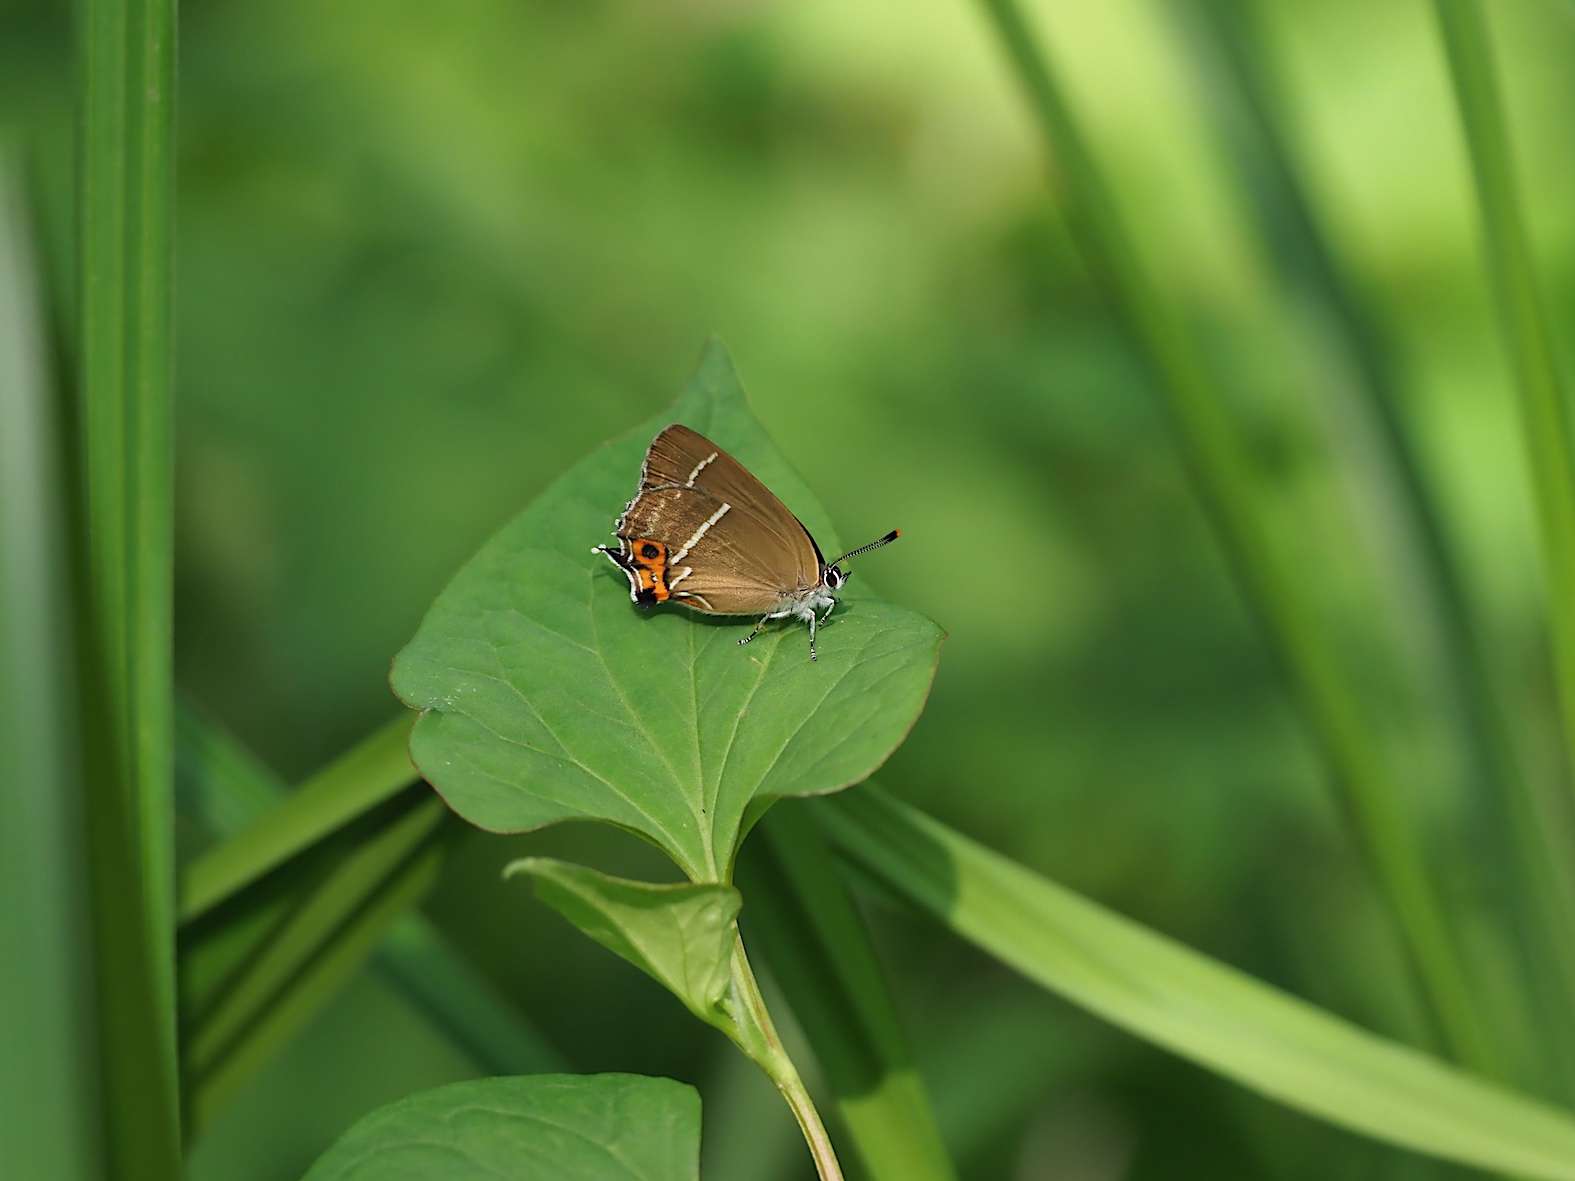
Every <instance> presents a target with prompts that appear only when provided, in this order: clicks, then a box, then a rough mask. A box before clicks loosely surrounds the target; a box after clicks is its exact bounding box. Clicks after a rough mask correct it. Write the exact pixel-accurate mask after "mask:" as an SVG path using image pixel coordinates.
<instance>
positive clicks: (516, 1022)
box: [372, 913, 569, 1074]
mask: <svg viewBox="0 0 1575 1181" xmlns="http://www.w3.org/2000/svg"><path fill="white" fill-rule="evenodd" d="M372 962H373V963H374V964H375V965H376V966H377V968H378V970H379V971H380V972H381V973H382V974H383V975H384V976H385V977H387V978H388V979H389V980H392V981H393V982H394V983H395V984H396V985H398V986H399V988H400V989H401V990H402V991H403V992H404V994H405V996H406V997H407V998H408V999H410V1000H412V1001H414V1002H415V1003H416V1005H417V1006H418V1007H419V1008H420V1009H421V1011H422V1012H423V1013H425V1014H426V1015H427V1017H428V1018H429V1019H430V1020H431V1021H432V1023H433V1024H435V1025H436V1026H437V1027H438V1028H439V1029H441V1030H442V1031H443V1032H444V1033H446V1034H447V1035H448V1038H449V1040H450V1041H452V1042H453V1043H454V1044H455V1045H456V1046H458V1047H459V1048H460V1049H462V1050H464V1051H465V1052H466V1053H467V1054H469V1055H470V1057H471V1058H472V1059H474V1060H475V1061H476V1062H477V1063H478V1064H479V1065H481V1066H483V1067H485V1068H486V1069H487V1070H488V1071H490V1072H491V1073H492V1074H552V1073H554V1072H557V1071H564V1070H568V1069H569V1065H568V1061H567V1059H565V1058H564V1056H563V1054H562V1053H561V1052H559V1050H558V1048H557V1047H556V1046H554V1045H553V1044H552V1043H551V1042H549V1041H548V1040H547V1038H546V1036H545V1035H544V1034H543V1033H542V1032H541V1031H540V1030H538V1029H537V1028H536V1027H535V1026H534V1025H532V1024H531V1023H530V1022H529V1021H527V1020H525V1018H524V1016H523V1015H522V1014H521V1013H520V1011H519V1010H518V1009H517V1008H515V1007H514V1005H512V1004H511V1003H510V1002H509V1000H508V999H507V998H506V997H505V996H504V995H503V994H502V993H501V992H499V991H498V987H497V985H495V984H493V983H492V981H491V980H489V979H488V978H487V977H486V976H485V975H483V974H482V973H481V972H480V971H479V970H477V969H476V968H475V967H474V966H472V964H471V962H470V961H469V960H467V959H466V958H465V957H464V956H463V955H462V954H460V952H458V951H456V950H455V949H454V948H453V947H452V946H451V945H450V944H449V942H448V940H446V939H445V938H444V937H443V935H442V933H441V932H440V931H439V930H438V929H437V928H436V927H434V926H433V925H432V924H431V923H429V922H428V921H427V920H426V919H424V918H422V917H421V915H420V914H418V913H411V914H409V915H406V916H405V917H404V918H403V919H401V920H400V921H399V922H398V923H396V924H394V926H393V927H392V928H390V929H389V932H388V934H387V935H385V936H384V937H383V942H382V943H381V944H379V945H378V948H377V953H376V954H375V955H374V956H373V957H372Z"/></svg>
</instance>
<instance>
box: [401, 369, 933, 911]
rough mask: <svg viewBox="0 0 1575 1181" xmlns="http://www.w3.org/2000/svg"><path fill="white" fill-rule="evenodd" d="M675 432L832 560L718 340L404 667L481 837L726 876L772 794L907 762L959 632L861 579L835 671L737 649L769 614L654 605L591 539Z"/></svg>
mask: <svg viewBox="0 0 1575 1181" xmlns="http://www.w3.org/2000/svg"><path fill="white" fill-rule="evenodd" d="M674 421H680V422H685V423H687V424H689V425H690V426H692V427H694V428H695V429H697V430H699V431H701V432H702V433H703V434H705V435H707V436H708V437H709V438H711V439H713V440H715V441H716V442H717V443H718V444H720V445H721V446H722V447H724V448H726V449H727V450H728V451H730V452H731V453H732V454H734V455H735V456H737V457H738V459H739V460H740V461H742V462H743V463H744V464H745V465H747V466H748V467H749V468H750V469H751V470H752V471H753V472H754V473H755V474H756V475H757V476H759V477H760V478H761V480H763V481H764V482H765V483H766V484H767V486H769V487H770V488H771V489H772V490H773V491H775V492H776V493H777V494H778V495H779V496H781V497H782V499H783V500H784V502H785V503H787V504H788V505H789V506H790V507H791V508H793V509H794V510H795V511H796V512H797V513H798V514H799V516H800V517H801V518H802V519H803V520H804V522H805V524H806V525H807V526H808V527H809V529H810V530H811V532H813V533H814V534H815V535H816V536H817V537H818V538H819V539H820V541H821V543H822V545H823V546H826V547H834V546H835V535H834V532H833V530H832V529H831V528H830V526H829V523H828V522H827V521H826V519H825V514H824V512H823V511H822V510H821V509H820V507H819V506H818V505H816V504H815V502H814V500H813V498H812V497H811V496H810V494H809V492H808V491H807V490H806V489H805V487H804V485H803V483H802V481H800V480H799V479H798V477H797V476H795V475H794V474H793V472H792V469H791V468H789V467H788V465H787V462H786V461H785V460H784V459H783V458H782V456H781V454H780V453H779V452H778V451H777V450H776V448H775V447H774V446H772V444H771V441H770V439H769V438H768V437H767V436H766V433H765V431H764V429H763V428H762V427H761V425H760V423H759V422H758V421H757V420H756V418H755V417H754V414H753V413H752V412H751V410H750V408H749V404H748V402H747V401H746V399H745V397H744V392H743V388H742V387H741V386H740V384H739V381H738V376H737V374H736V373H735V372H734V370H733V366H732V362H731V361H730V360H729V359H728V357H727V353H726V352H725V351H724V350H723V349H722V347H721V346H720V345H719V344H716V343H714V342H713V344H712V345H711V347H710V348H709V349H708V351H707V353H706V355H705V358H704V359H703V361H702V362H701V365H700V368H699V370H698V371H697V373H696V374H695V377H694V379H693V380H692V381H691V382H690V384H689V387H688V389H687V390H686V391H685V392H684V394H683V396H682V397H680V398H679V400H678V402H677V403H676V404H675V405H674V406H673V407H672V408H671V409H670V410H669V411H667V412H665V413H663V414H662V415H660V416H658V418H656V419H654V420H652V422H650V423H648V424H647V425H646V426H644V427H642V428H640V429H639V430H637V431H634V432H632V433H631V434H628V435H625V436H624V437H623V438H621V439H618V440H615V441H614V442H612V443H609V444H607V445H606V446H605V447H603V448H601V449H600V450H599V451H597V452H595V453H594V454H592V455H591V456H590V457H588V458H587V459H585V460H583V461H582V462H580V463H579V464H577V465H576V466H575V467H574V468H573V469H572V470H571V471H570V472H569V473H568V474H567V475H565V476H564V477H563V478H562V479H560V480H559V481H558V482H557V483H556V484H554V485H553V486H552V487H551V488H549V489H548V490H547V491H546V492H545V493H543V494H542V496H541V497H540V498H539V499H537V501H536V502H535V503H534V504H532V505H531V506H530V507H529V508H527V509H526V510H525V511H524V512H523V513H521V514H520V515H519V516H518V517H516V518H515V520H514V521H513V522H512V523H510V524H509V525H508V526H506V527H505V528H504V529H503V531H502V532H501V533H499V534H498V535H497V536H496V537H494V538H493V539H492V540H491V541H489V542H488V543H487V544H486V545H485V546H484V547H483V548H482V550H481V552H480V553H478V554H477V555H476V556H475V557H474V558H473V559H471V561H470V562H469V563H468V564H467V565H466V566H465V567H464V569H462V570H461V571H460V572H459V574H458V575H456V576H455V578H454V580H453V581H452V582H451V583H450V584H449V586H448V587H447V588H446V589H445V590H444V591H443V593H442V594H441V595H440V596H439V597H438V599H437V602H436V603H435V604H434V605H433V607H432V609H431V610H430V611H429V612H428V614H427V617H426V619H425V620H424V621H423V622H422V625H421V629H420V631H419V632H418V633H417V635H416V637H415V639H413V640H412V641H411V642H410V644H409V645H408V646H407V647H406V648H405V649H404V651H402V652H401V653H400V654H399V656H398V658H397V659H396V660H395V662H394V674H393V685H394V691H395V692H396V693H397V694H398V695H399V696H400V698H401V699H402V700H403V701H404V702H405V703H406V704H407V705H410V706H412V707H413V708H416V709H419V710H421V711H422V714H421V718H420V720H419V721H418V722H417V723H416V728H415V732H414V734H413V735H412V737H411V746H410V749H411V754H412V756H413V758H414V759H415V762H416V765H417V766H418V767H419V768H420V770H421V772H422V774H423V775H425V776H426V778H427V779H428V780H429V781H430V782H431V783H432V785H433V786H434V787H436V788H437V790H438V791H439V792H441V793H442V794H443V796H444V798H445V799H447V800H448V802H449V804H450V805H451V806H452V807H453V808H454V810H455V811H457V812H458V813H459V814H460V815H461V816H463V817H465V819H467V820H469V821H470V822H471V823H473V824H476V825H478V826H480V827H482V828H486V829H491V830H493V831H504V832H516V831H521V830H525V829H531V828H538V827H541V826H542V825H546V824H552V823H554V822H556V821H560V820H570V819H595V820H604V821H608V822H611V823H613V824H617V825H620V826H621V827H624V828H627V829H630V830H631V831H633V832H636V833H639V834H640V835H642V836H644V837H646V838H648V839H649V840H651V841H652V842H653V843H655V844H656V845H658V846H659V847H661V848H662V849H665V850H666V851H667V853H668V854H669V855H670V856H671V857H672V858H673V860H674V861H675V862H677V863H678V865H679V866H680V867H681V868H682V869H683V870H684V872H685V873H686V874H687V875H688V876H689V877H690V878H691V879H692V880H694V881H710V882H725V881H727V879H728V877H729V876H730V874H731V872H732V865H733V857H734V855H735V853H736V851H737V847H738V842H739V841H740V840H741V839H742V837H743V834H744V833H745V832H746V831H747V830H748V828H749V826H750V825H751V824H752V823H753V822H754V820H755V819H757V818H758V816H759V814H760V812H761V811H762V810H763V809H764V808H765V806H767V805H768V804H769V803H770V801H771V800H772V799H774V798H778V797H782V796H790V795H808V794H814V793H822V792H830V791H836V790H838V789H840V788H843V787H847V786H848V785H849V784H852V783H857V782H858V781H859V780H861V779H863V778H864V777H865V776H867V775H868V774H869V773H870V772H871V771H873V770H874V769H875V768H876V767H878V766H879V765H880V764H881V763H882V762H884V761H885V759H886V758H887V756H888V755H890V754H891V752H892V751H893V750H894V749H896V747H897V745H898V743H900V742H901V741H902V739H903V737H904V736H905V735H906V734H907V732H908V728H909V727H910V726H912V724H913V721H914V719H915V718H916V717H917V716H918V714H919V711H920V709H921V708H922V707H923V705H924V699H925V697H926V695H927V694H928V692H929V686H930V681H931V679H932V677H933V675H934V671H935V662H936V659H937V648H938V645H939V644H940V641H941V638H942V636H941V631H940V629H939V628H937V627H936V626H935V625H934V624H933V623H931V622H930V621H929V620H927V619H925V618H923V617H922V616H920V615H916V614H914V613H913V612H911V611H907V610H904V609H903V608H901V607H898V606H895V605H894V604H891V603H888V602H885V601H884V600H882V599H879V598H877V597H875V595H873V594H872V593H871V592H869V591H868V590H867V589H864V588H863V586H862V584H861V582H860V581H859V580H857V579H855V580H854V582H853V584H852V586H851V588H850V590H851V592H852V593H850V594H848V595H847V596H846V598H845V599H844V601H843V602H842V603H841V604H840V605H839V606H838V608H837V610H836V612H835V614H833V615H832V617H831V622H830V624H829V625H828V626H827V628H826V630H825V631H824V633H823V636H824V639H823V640H822V641H821V644H820V660H819V663H811V661H810V660H809V653H808V651H807V642H806V637H805V636H804V634H803V629H801V628H785V627H780V626H779V627H777V628H776V629H775V630H771V631H768V632H766V633H764V634H762V635H761V636H760V637H759V638H758V639H757V640H755V642H754V643H753V644H751V645H750V646H749V647H748V648H740V647H739V646H738V643H737V641H738V640H739V639H741V638H742V637H743V636H744V635H745V634H747V632H748V629H749V625H750V624H751V623H752V622H753V621H752V620H750V621H738V620H730V621H724V620H717V619H714V618H711V619H707V618H700V617H697V616H695V615H692V614H690V613H689V612H687V611H685V610H684V609H683V608H677V607H671V608H663V609H658V610H655V611H653V612H651V613H650V614H645V613H642V612H640V611H639V610H637V609H636V608H635V607H634V606H633V605H632V604H631V603H630V602H629V595H628V590H627V583H626V582H625V580H624V578H623V576H622V575H621V574H620V573H619V572H618V571H617V570H615V569H614V568H613V567H612V566H611V564H610V563H608V562H607V561H606V560H605V559H604V558H603V557H602V556H601V555H599V554H594V553H592V552H591V547H592V546H593V545H594V544H595V543H596V542H598V541H601V540H604V539H605V538H606V537H607V536H608V532H609V530H610V528H611V525H612V522H613V520H614V519H615V518H616V517H617V516H618V514H619V512H620V510H621V509H622V508H623V506H624V504H625V502H626V501H627V500H628V498H629V496H630V494H631V493H632V492H633V490H634V488H635V485H636V483H637V480H638V475H639V472H640V464H641V460H642V457H643V455H644V452H645V448H646V447H647V445H648V444H649V443H650V440H651V438H652V436H653V435H654V434H655V433H656V431H657V430H658V429H660V428H661V427H663V426H665V425H667V424H668V423H670V422H674ZM827 552H830V550H829V549H828V551H827Z"/></svg>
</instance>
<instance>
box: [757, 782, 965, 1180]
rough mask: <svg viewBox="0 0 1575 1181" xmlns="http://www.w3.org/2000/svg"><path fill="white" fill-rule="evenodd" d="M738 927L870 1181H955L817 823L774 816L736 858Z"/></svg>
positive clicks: (792, 814) (791, 811)
mask: <svg viewBox="0 0 1575 1181" xmlns="http://www.w3.org/2000/svg"><path fill="white" fill-rule="evenodd" d="M738 881H739V885H740V887H741V888H742V889H743V891H744V896H745V899H746V902H747V911H746V913H745V916H744V927H745V930H746V932H747V933H748V935H749V939H750V942H751V944H752V945H753V946H754V947H756V949H757V950H763V951H764V952H765V956H766V962H767V964H769V965H770V968H771V975H772V977H773V978H774V979H775V980H776V982H777V984H778V985H779V986H780V987H781V988H782V991H783V992H784V993H785V994H786V996H787V999H788V1002H789V1004H791V1005H792V1006H793V1013H794V1016H796V1017H797V1018H798V1023H799V1026H800V1027H801V1028H802V1029H803V1031H804V1034H805V1036H806V1037H808V1039H809V1043H810V1045H811V1046H812V1047H813V1048H814V1051H815V1057H816V1058H817V1059H818V1060H819V1061H820V1066H821V1073H822V1074H823V1075H824V1076H825V1080H826V1083H827V1085H828V1086H830V1088H831V1090H832V1093H833V1094H834V1095H835V1096H836V1098H837V1105H838V1107H839V1108H840V1109H841V1112H842V1119H843V1122H844V1123H845V1124H846V1125H847V1128H848V1132H849V1133H850V1134H851V1135H852V1137H853V1142H854V1144H855V1145H856V1146H857V1147H858V1150H859V1156H860V1157H861V1158H862V1160H863V1163H864V1168H865V1171H866V1172H867V1173H868V1174H869V1176H870V1177H871V1178H872V1181H956V1177H957V1172H956V1170H955V1169H954V1168H953V1167H952V1163H951V1160H950V1158H949V1157H948V1156H947V1153H946V1145H945V1144H944V1143H943V1141H942V1140H941V1133H940V1129H939V1127H938V1126H937V1125H936V1122H935V1115H934V1113H933V1112H932V1111H931V1109H930V1103H929V1099H928V1097H927V1096H926V1094H925V1091H924V1083H923V1081H922V1080H921V1079H920V1078H919V1074H918V1071H916V1070H915V1069H914V1066H913V1062H912V1061H911V1059H910V1058H909V1056H908V1047H907V1041H906V1039H905V1038H904V1037H903V1033H902V1028H901V1025H900V1024H899V1022H898V1019H897V1013H896V1010H895V1009H894V1008H893V1006H892V1001H891V996H890V994H889V992H888V990H887V987H886V982H885V980H884V978H883V975H882V973H881V969H880V964H879V963H878V961H877V960H876V958H875V949H874V948H873V947H872V946H871V944H870V940H869V933H868V932H867V931H866V930H865V928H864V922H863V919H862V918H861V917H860V916H859V913H858V911H857V910H856V909H855V908H854V906H853V900H852V899H851V898H849V897H848V892H847V889H846V888H845V887H844V886H843V884H842V882H841V880H840V878H839V876H838V873H837V865H836V862H835V861H834V860H833V858H832V856H831V851H830V850H829V849H828V848H827V847H826V844H825V838H824V837H822V836H821V834H820V831H819V829H817V828H816V827H815V824H814V822H813V821H812V820H811V819H810V818H809V817H808V816H806V815H804V814H803V812H802V811H800V810H799V809H798V808H796V807H778V808H774V809H773V810H772V811H771V813H770V815H768V816H767V817H766V818H765V819H764V820H762V821H761V823H760V829H759V832H758V833H757V834H756V836H755V839H754V840H753V841H751V842H749V843H748V844H747V845H746V846H745V847H744V852H743V855H742V856H741V857H740V858H739V863H738Z"/></svg>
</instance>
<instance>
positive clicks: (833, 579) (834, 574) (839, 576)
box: [826, 566, 848, 590]
mask: <svg viewBox="0 0 1575 1181" xmlns="http://www.w3.org/2000/svg"><path fill="white" fill-rule="evenodd" d="M847 580H848V576H847V575H846V574H844V573H843V572H842V571H841V570H838V569H837V568H836V567H835V566H827V567H826V585H827V586H829V587H830V588H831V589H832V590H836V589H837V588H838V587H840V586H841V585H842V584H843V583H844V582H846V581H847Z"/></svg>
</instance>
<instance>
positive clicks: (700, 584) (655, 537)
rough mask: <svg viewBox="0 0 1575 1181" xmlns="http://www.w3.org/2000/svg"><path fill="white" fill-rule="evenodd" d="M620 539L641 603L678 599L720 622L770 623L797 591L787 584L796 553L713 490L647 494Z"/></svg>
mask: <svg viewBox="0 0 1575 1181" xmlns="http://www.w3.org/2000/svg"><path fill="white" fill-rule="evenodd" d="M618 536H619V538H620V539H621V540H622V542H623V545H622V547H621V556H622V560H619V559H614V560H615V561H618V564H619V565H620V566H623V568H624V570H625V572H626V573H628V574H629V577H630V589H631V593H632V594H633V595H634V599H635V602H637V603H645V604H646V605H650V604H652V603H660V602H665V601H666V600H667V599H668V598H674V599H677V600H678V601H679V602H680V603H683V604H685V605H686V606H690V607H694V608H696V609H697V610H700V611H709V612H713V613H715V614H718V615H750V614H762V615H763V614H765V613H767V612H768V611H774V610H776V609H777V607H778V605H779V604H780V603H781V601H782V599H783V596H784V595H785V594H787V593H790V592H791V591H793V590H794V589H796V588H795V587H792V586H785V585H783V581H782V580H783V578H784V577H785V575H784V573H783V572H784V571H785V570H792V568H793V567H792V564H791V563H792V562H793V561H794V560H795V556H794V554H793V552H792V551H791V550H790V549H788V547H787V546H786V545H784V544H783V543H782V541H781V539H780V538H779V537H778V536H777V535H776V534H774V533H770V532H766V531H763V530H761V529H760V528H759V525H758V522H757V521H756V520H755V519H754V517H753V516H752V515H751V514H749V513H748V512H746V511H744V510H743V509H741V508H738V507H736V506H734V505H733V503H732V502H731V501H726V500H722V499H721V498H720V497H718V496H717V495H716V494H715V493H714V492H711V491H710V490H709V489H703V488H686V487H683V486H681V485H680V486H672V485H668V486H666V487H658V488H655V489H653V490H651V491H648V492H642V493H641V494H640V495H639V496H638V497H636V498H635V500H634V503H633V504H631V505H630V506H629V510H628V511H627V512H626V513H625V514H624V517H623V520H622V522H621V523H620V525H619V529H618ZM786 577H791V576H790V575H789V576H786Z"/></svg>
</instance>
